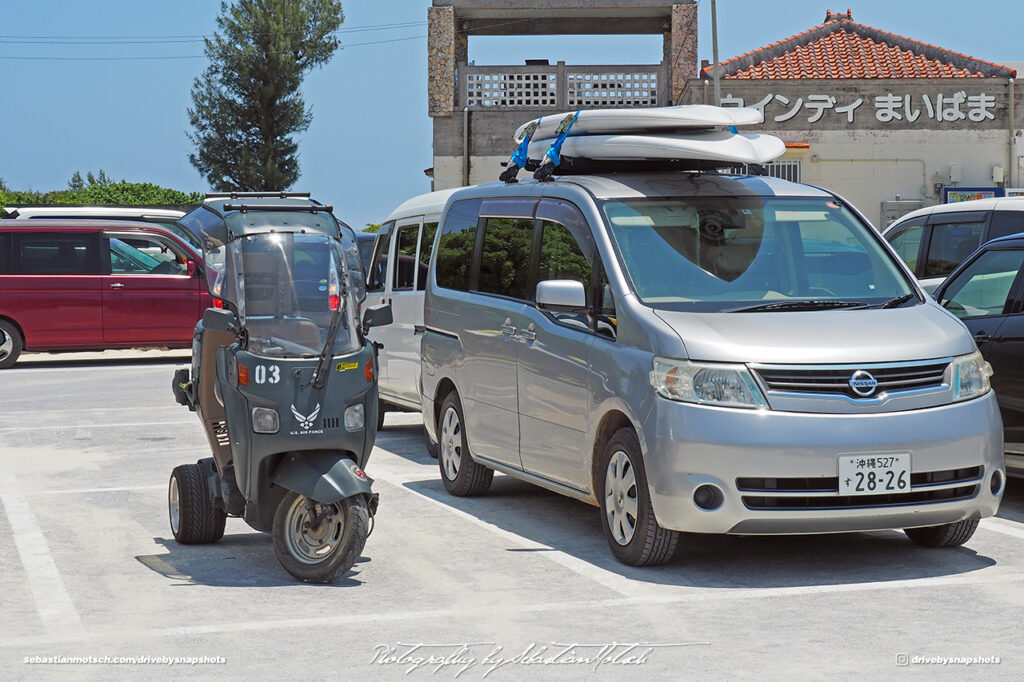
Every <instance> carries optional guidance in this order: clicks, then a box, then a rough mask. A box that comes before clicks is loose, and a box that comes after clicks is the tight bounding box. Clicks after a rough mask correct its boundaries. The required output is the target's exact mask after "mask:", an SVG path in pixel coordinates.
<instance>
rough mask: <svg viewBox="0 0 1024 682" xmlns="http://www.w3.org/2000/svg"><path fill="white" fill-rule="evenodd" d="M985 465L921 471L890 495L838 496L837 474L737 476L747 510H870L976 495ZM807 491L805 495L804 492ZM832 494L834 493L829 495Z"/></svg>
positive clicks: (969, 497) (912, 475)
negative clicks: (907, 486) (903, 489)
mask: <svg viewBox="0 0 1024 682" xmlns="http://www.w3.org/2000/svg"><path fill="white" fill-rule="evenodd" d="M984 476H985V467H983V466H976V467H966V468H963V469H946V470H943V471H922V472H918V473H916V474H911V475H910V490H909V491H908V492H905V493H892V494H888V495H838V494H836V493H838V492H839V479H838V477H836V476H823V477H820V478H737V479H736V488H737V489H738V490H739V491H740V492H741V493H743V495H742V496H741V497H742V500H743V505H744V506H745V507H746V508H747V509H754V510H761V511H792V510H812V511H813V510H829V509H868V508H872V507H896V506H901V505H909V504H928V503H936V502H953V501H956V500H969V499H971V498H973V497H975V496H977V494H978V491H979V489H980V484H981V482H982V481H983V480H984ZM801 493H804V494H801ZM830 493H831V494H830Z"/></svg>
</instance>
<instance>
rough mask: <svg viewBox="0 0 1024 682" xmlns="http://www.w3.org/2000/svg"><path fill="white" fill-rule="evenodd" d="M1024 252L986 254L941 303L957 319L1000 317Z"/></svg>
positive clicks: (968, 267)
mask: <svg viewBox="0 0 1024 682" xmlns="http://www.w3.org/2000/svg"><path fill="white" fill-rule="evenodd" d="M1022 262H1024V251H1022V250H1019V249H1018V250H1013V251H986V252H985V253H983V254H981V256H979V257H978V259H977V260H975V261H974V262H973V263H971V264H970V265H969V266H967V268H966V269H965V270H964V271H963V272H962V273H960V274H959V275H958V276H957V278H956V279H955V280H953V281H952V282H950V285H949V287H948V288H947V289H946V291H945V292H944V293H943V294H942V300H941V301H939V303H940V304H941V305H942V307H943V308H946V309H947V310H949V312H951V313H953V314H954V315H956V316H957V317H959V318H961V319H966V318H970V317H983V316H985V315H1001V314H1002V312H1003V308H1004V307H1005V305H1006V298H1007V296H1008V295H1009V294H1010V288H1011V287H1012V286H1013V282H1014V280H1015V279H1016V278H1017V272H1018V271H1019V270H1020V267H1021V263H1022Z"/></svg>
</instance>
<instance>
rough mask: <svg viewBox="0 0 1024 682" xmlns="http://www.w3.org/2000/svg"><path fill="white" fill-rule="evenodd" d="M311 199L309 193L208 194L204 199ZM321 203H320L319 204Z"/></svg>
mask: <svg viewBox="0 0 1024 682" xmlns="http://www.w3.org/2000/svg"><path fill="white" fill-rule="evenodd" d="M242 198H246V199H261V198H262V199H309V192H207V193H206V194H205V195H203V199H242ZM318 203H319V202H318Z"/></svg>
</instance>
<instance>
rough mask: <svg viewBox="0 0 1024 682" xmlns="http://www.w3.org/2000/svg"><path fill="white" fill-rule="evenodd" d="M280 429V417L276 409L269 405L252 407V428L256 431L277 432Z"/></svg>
mask: <svg viewBox="0 0 1024 682" xmlns="http://www.w3.org/2000/svg"><path fill="white" fill-rule="evenodd" d="M280 429H281V419H280V418H279V417H278V416H277V410H272V409H270V408H269V407H254V408H252V430H253V431H255V432H256V433H277V432H278V431H279V430H280Z"/></svg>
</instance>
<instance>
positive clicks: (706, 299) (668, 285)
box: [601, 197, 912, 311]
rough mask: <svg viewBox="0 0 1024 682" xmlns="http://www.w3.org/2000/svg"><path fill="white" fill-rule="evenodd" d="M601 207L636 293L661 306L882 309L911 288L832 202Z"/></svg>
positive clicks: (744, 200) (688, 201)
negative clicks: (813, 304) (822, 304)
mask: <svg viewBox="0 0 1024 682" xmlns="http://www.w3.org/2000/svg"><path fill="white" fill-rule="evenodd" d="M601 208H602V210H603V212H604V214H605V219H606V220H607V222H608V225H609V227H610V230H611V233H612V235H613V237H614V242H615V245H616V248H617V250H618V253H619V256H620V259H621V262H622V264H623V266H624V267H625V270H626V272H627V274H628V276H629V279H630V281H631V283H632V286H633V288H634V290H635V291H636V293H637V296H638V297H639V298H640V300H641V301H643V302H644V303H645V304H647V305H651V306H654V307H663V308H667V309H672V310H696V311H718V310H728V309H733V308H740V307H744V306H748V305H752V304H759V303H764V302H772V301H801V302H807V301H810V300H813V301H820V300H822V299H827V300H829V301H835V302H844V304H845V302H848V303H849V304H850V305H855V304H856V305H860V304H863V305H874V304H881V303H884V302H886V301H888V300H890V299H893V298H895V297H899V296H903V295H905V294H908V293H911V292H912V289H911V288H910V284H909V282H907V281H906V279H905V278H904V276H903V274H902V271H901V270H899V268H898V267H897V266H896V264H895V263H894V262H893V261H892V260H891V256H890V255H889V254H888V252H887V251H885V249H883V248H882V246H881V244H879V243H878V241H877V240H876V237H875V235H874V233H873V231H872V230H871V228H870V227H868V226H866V225H864V224H863V223H861V222H860V221H859V220H858V219H857V218H856V217H855V216H854V215H853V214H852V213H851V212H850V211H849V210H848V209H846V208H845V207H843V206H842V205H841V204H839V203H838V202H836V201H833V200H831V199H825V198H822V199H804V198H789V197H689V198H685V199H674V198H673V199H623V200H611V201H605V202H602V205H601Z"/></svg>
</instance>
